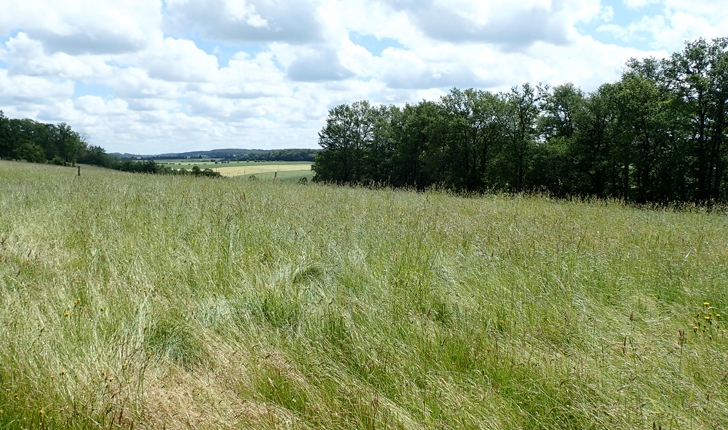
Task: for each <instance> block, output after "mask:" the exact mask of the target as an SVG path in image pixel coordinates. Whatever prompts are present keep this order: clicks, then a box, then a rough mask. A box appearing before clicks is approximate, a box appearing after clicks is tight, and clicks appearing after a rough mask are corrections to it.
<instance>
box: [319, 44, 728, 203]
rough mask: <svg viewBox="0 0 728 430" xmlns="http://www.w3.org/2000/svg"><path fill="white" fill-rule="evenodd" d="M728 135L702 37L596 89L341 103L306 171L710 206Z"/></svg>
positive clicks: (718, 72)
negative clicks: (412, 101)
mask: <svg viewBox="0 0 728 430" xmlns="http://www.w3.org/2000/svg"><path fill="white" fill-rule="evenodd" d="M727 134H728V39H726V38H721V39H715V40H713V41H712V42H709V41H706V40H704V39H699V40H697V41H694V42H687V43H686V44H685V48H684V49H683V50H682V51H681V52H677V53H675V54H673V55H672V56H671V57H669V58H666V59H663V60H656V59H654V58H648V59H645V60H642V61H638V60H631V61H629V62H628V63H627V65H626V67H625V71H624V73H623V75H622V77H621V79H620V80H619V81H618V82H615V83H609V84H604V85H602V86H601V87H599V88H598V89H597V90H596V91H594V92H592V93H584V92H583V91H581V90H580V89H579V88H577V87H575V86H574V85H573V84H564V85H559V86H556V87H554V88H549V87H546V86H541V85H539V86H532V85H530V84H525V85H523V86H521V87H514V88H513V89H512V90H511V91H509V92H505V93H492V92H488V91H480V90H476V89H467V90H459V89H457V88H454V89H452V90H451V91H450V93H449V94H447V95H445V96H443V97H442V98H441V99H440V100H439V101H438V102H428V101H423V102H421V103H418V104H416V105H407V106H405V107H403V108H399V107H396V106H381V107H377V106H372V105H371V104H369V103H368V102H366V101H360V102H356V103H353V104H351V105H341V106H337V107H335V108H334V109H332V110H331V111H330V112H329V115H328V118H327V120H326V125H325V126H324V127H323V129H322V130H321V132H320V133H319V145H320V146H321V148H322V151H321V152H319V153H318V154H317V155H316V160H315V164H314V167H313V169H314V171H315V177H314V179H315V180H317V181H326V182H334V183H350V184H379V185H388V186H397V187H416V188H420V189H422V188H426V187H430V186H433V185H438V186H444V187H448V188H451V189H454V190H457V191H463V192H483V191H487V190H502V191H508V192H520V191H544V192H549V193H551V194H554V195H557V196H567V195H571V196H596V197H600V198H619V199H623V200H625V201H633V202H639V203H646V202H657V203H668V202H695V203H698V204H713V203H716V202H726V201H728V185H726V180H727V179H728V178H726V175H727V173H726V170H727V169H726V167H727V166H728V147H727V146H728V145H727V143H728V142H726V138H727V137H728V136H727Z"/></svg>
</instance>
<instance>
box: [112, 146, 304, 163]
mask: <svg viewBox="0 0 728 430" xmlns="http://www.w3.org/2000/svg"><path fill="white" fill-rule="evenodd" d="M318 151H319V150H318V149H297V148H293V149H239V148H228V149H212V150H209V151H189V152H177V153H166V154H156V155H139V154H128V153H123V154H122V153H113V154H111V155H113V156H116V157H119V158H133V159H138V160H171V159H180V158H221V159H226V160H243V161H245V160H265V161H313V159H314V156H315V154H316V152H318Z"/></svg>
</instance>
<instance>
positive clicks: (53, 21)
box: [0, 0, 161, 55]
mask: <svg viewBox="0 0 728 430" xmlns="http://www.w3.org/2000/svg"><path fill="white" fill-rule="evenodd" d="M160 23H161V0H124V1H117V2H108V1H105V0H75V1H72V0H55V1H53V2H48V1H44V0H24V1H7V2H2V3H0V33H5V34H7V33H10V32H11V31H13V30H22V31H23V32H25V33H27V34H28V35H29V36H30V37H31V38H33V39H36V40H39V41H41V42H42V43H43V45H44V47H45V48H46V50H47V51H48V52H65V53H68V54H73V55H76V54H118V53H125V52H135V51H138V50H141V49H143V48H144V47H145V46H146V44H147V41H148V40H149V37H150V35H152V34H154V33H158V32H159V25H160Z"/></svg>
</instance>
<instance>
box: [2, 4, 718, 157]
mask: <svg viewBox="0 0 728 430" xmlns="http://www.w3.org/2000/svg"><path fill="white" fill-rule="evenodd" d="M726 9H727V8H724V7H721V6H719V2H715V1H707V0H694V1H691V2H689V3H687V2H681V1H677V0H612V1H606V0H523V1H518V2H514V1H512V0H498V1H492V0H487V1H486V0H480V1H473V0H297V1H273V0H165V1H161V0H118V1H114V2H108V1H104V0H24V1H23V2H2V4H0V110H3V111H4V112H5V114H6V115H7V116H9V117H18V118H35V119H38V120H42V121H48V122H66V123H68V124H70V125H71V126H72V127H73V128H74V129H75V130H78V131H81V132H83V133H84V134H85V135H86V136H88V139H89V141H90V143H92V144H94V145H100V146H102V147H104V148H106V149H107V150H108V151H109V152H130V153H140V154H155V153H162V152H178V151H180V152H181V151H187V150H196V149H212V148H224V147H244V148H286V147H316V146H317V132H318V131H319V130H320V128H321V127H322V126H323V123H324V120H325V118H326V115H327V112H328V110H329V109H331V108H332V107H334V106H336V105H338V104H341V103H351V102H354V101H356V100H361V99H367V100H370V101H372V102H374V103H386V104H390V103H391V104H398V105H403V104H405V103H416V102H418V101H420V100H423V99H427V100H436V99H437V98H439V97H441V96H442V95H443V94H445V93H446V92H447V91H448V89H449V88H451V87H460V88H467V87H477V88H481V89H486V90H490V91H496V92H497V91H505V90H508V89H509V88H510V87H512V86H514V85H520V84H523V83H525V82H531V83H538V82H541V83H546V84H550V85H558V84H561V83H564V82H573V83H575V84H576V85H578V86H580V87H581V88H582V89H584V90H586V91H591V90H594V89H595V88H597V87H598V86H599V85H600V84H602V83H605V82H613V81H615V80H617V79H618V78H619V75H620V73H621V71H622V67H623V65H624V63H625V61H627V60H628V59H629V58H631V57H637V58H643V57H647V56H655V57H663V56H667V55H669V54H670V53H671V52H674V51H677V50H680V49H681V48H682V46H683V43H684V41H685V40H694V39H696V38H698V37H704V38H708V39H711V38H715V37H723V36H727V34H724V33H725V30H724V29H726V28H728V12H726ZM38 11H42V12H40V13H39V12H38Z"/></svg>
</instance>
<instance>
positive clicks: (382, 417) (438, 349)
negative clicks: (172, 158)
mask: <svg viewBox="0 0 728 430" xmlns="http://www.w3.org/2000/svg"><path fill="white" fill-rule="evenodd" d="M726 238H728V218H727V217H726V216H725V215H722V214H717V213H713V214H706V213H702V212H700V211H695V212H691V213H687V212H686V213H674V212H670V211H660V210H640V209H635V208H629V207H624V206H622V205H619V204H617V203H605V202H593V203H578V202H563V201H552V200H549V199H546V198H537V197H508V196H485V197H482V198H461V197H456V196H451V195H448V194H446V193H439V192H427V193H416V192H408V191H392V190H369V189H362V188H337V187H330V186H319V185H315V184H308V185H302V184H298V183H296V182H293V181H290V182H288V181H250V180H220V179H206V178H194V177H187V176H150V175H140V174H125V173H122V172H116V171H108V170H102V169H91V168H89V169H83V170H82V176H81V177H76V170H75V169H71V168H63V167H57V166H46V165H33V164H25V163H11V162H6V161H0V323H1V325H0V428H3V429H5V428H9V429H13V428H41V427H43V428H71V429H73V428H76V429H86V428H168V429H177V428H180V429H181V428H312V429H314V428H331V429H338V428H371V429H373V428H393V429H395V428H396V429H400V428H405V429H421V428H433V429H449V428H450V429H455V428H458V429H459V428H487V429H506V428H508V429H510V428H552V429H562V428H573V429H588V428H598V429H616V428H645V429H651V428H653V427H654V428H658V427H661V428H662V429H720V428H726V425H727V424H726V423H728V405H727V402H728V335H727V334H726V331H725V327H726V324H725V323H724V321H723V319H724V317H723V314H724V313H726V312H728V297H726V293H727V292H728V270H727V269H726V268H727V267H728V245H727V241H728V240H727V239H726ZM719 314H720V315H719Z"/></svg>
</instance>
